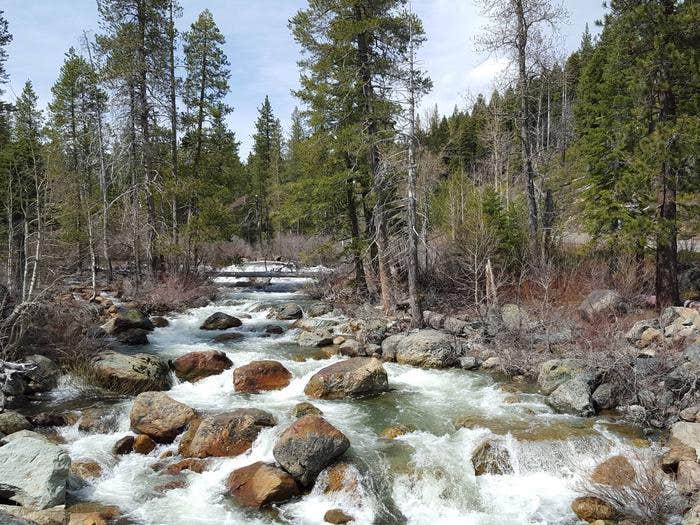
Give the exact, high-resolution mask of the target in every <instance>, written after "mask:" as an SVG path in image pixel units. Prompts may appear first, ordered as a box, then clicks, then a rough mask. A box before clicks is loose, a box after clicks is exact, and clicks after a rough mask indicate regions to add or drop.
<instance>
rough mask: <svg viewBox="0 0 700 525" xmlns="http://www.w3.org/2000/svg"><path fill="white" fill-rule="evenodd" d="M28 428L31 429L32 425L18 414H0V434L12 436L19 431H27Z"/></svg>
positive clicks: (6, 411) (11, 412)
mask: <svg viewBox="0 0 700 525" xmlns="http://www.w3.org/2000/svg"><path fill="white" fill-rule="evenodd" d="M30 428H32V424H31V423H30V422H29V420H28V419H27V418H26V417H24V416H23V415H22V414H20V413H19V412H15V411H14V410H5V411H4V412H0V432H2V433H3V434H5V435H9V434H14V433H15V432H19V431H20V430H27V429H30Z"/></svg>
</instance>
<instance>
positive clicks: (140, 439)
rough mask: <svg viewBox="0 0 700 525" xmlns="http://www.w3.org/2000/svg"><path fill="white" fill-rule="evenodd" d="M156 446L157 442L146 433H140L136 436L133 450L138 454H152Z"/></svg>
mask: <svg viewBox="0 0 700 525" xmlns="http://www.w3.org/2000/svg"><path fill="white" fill-rule="evenodd" d="M155 448H156V442H155V441H153V439H151V438H150V436H147V435H146V434H139V435H138V436H136V437H135V438H134V446H133V450H134V452H136V453H137V454H150V453H151V452H152V451H153V450H154V449H155Z"/></svg>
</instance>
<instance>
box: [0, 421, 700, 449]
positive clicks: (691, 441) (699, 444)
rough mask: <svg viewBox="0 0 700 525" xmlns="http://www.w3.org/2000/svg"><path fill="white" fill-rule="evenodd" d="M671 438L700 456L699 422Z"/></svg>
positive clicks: (675, 430)
mask: <svg viewBox="0 0 700 525" xmlns="http://www.w3.org/2000/svg"><path fill="white" fill-rule="evenodd" d="M671 439H676V440H678V441H679V442H680V443H682V444H683V445H685V446H686V447H690V448H692V449H694V450H695V454H696V455H697V457H698V458H700V423H689V422H687V421H679V422H678V423H676V424H674V425H673V426H672V427H671ZM0 450H1V449H0Z"/></svg>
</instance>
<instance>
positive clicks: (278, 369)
mask: <svg viewBox="0 0 700 525" xmlns="http://www.w3.org/2000/svg"><path fill="white" fill-rule="evenodd" d="M291 379H292V374H291V372H290V371H289V370H287V369H286V368H285V367H284V365H282V363H280V362H279V361H269V360H262V361H252V362H251V363H248V364H247V365H244V366H239V367H238V368H236V369H234V371H233V389H234V390H235V391H236V392H242V393H257V392H262V391H266V390H280V389H282V388H284V387H286V386H287V385H289V382H290V380H291Z"/></svg>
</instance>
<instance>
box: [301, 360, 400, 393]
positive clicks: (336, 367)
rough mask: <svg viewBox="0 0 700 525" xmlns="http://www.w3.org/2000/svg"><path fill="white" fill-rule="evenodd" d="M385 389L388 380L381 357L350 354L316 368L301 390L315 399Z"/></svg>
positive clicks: (387, 388) (384, 390)
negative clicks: (348, 357)
mask: <svg viewBox="0 0 700 525" xmlns="http://www.w3.org/2000/svg"><path fill="white" fill-rule="evenodd" d="M387 390H389V381H388V379H387V374H386V370H384V367H383V366H382V363H381V361H379V360H378V359H374V358H370V357H353V358H351V359H347V360H345V361H340V362H338V363H334V364H332V365H330V366H327V367H325V368H322V369H321V370H319V371H318V372H316V373H315V374H314V375H313V376H311V379H309V382H308V383H307V384H306V387H305V388H304V393H305V394H306V395H307V396H310V397H314V398H317V399H340V398H344V397H358V396H367V395H375V394H379V393H381V392H386V391H387Z"/></svg>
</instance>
